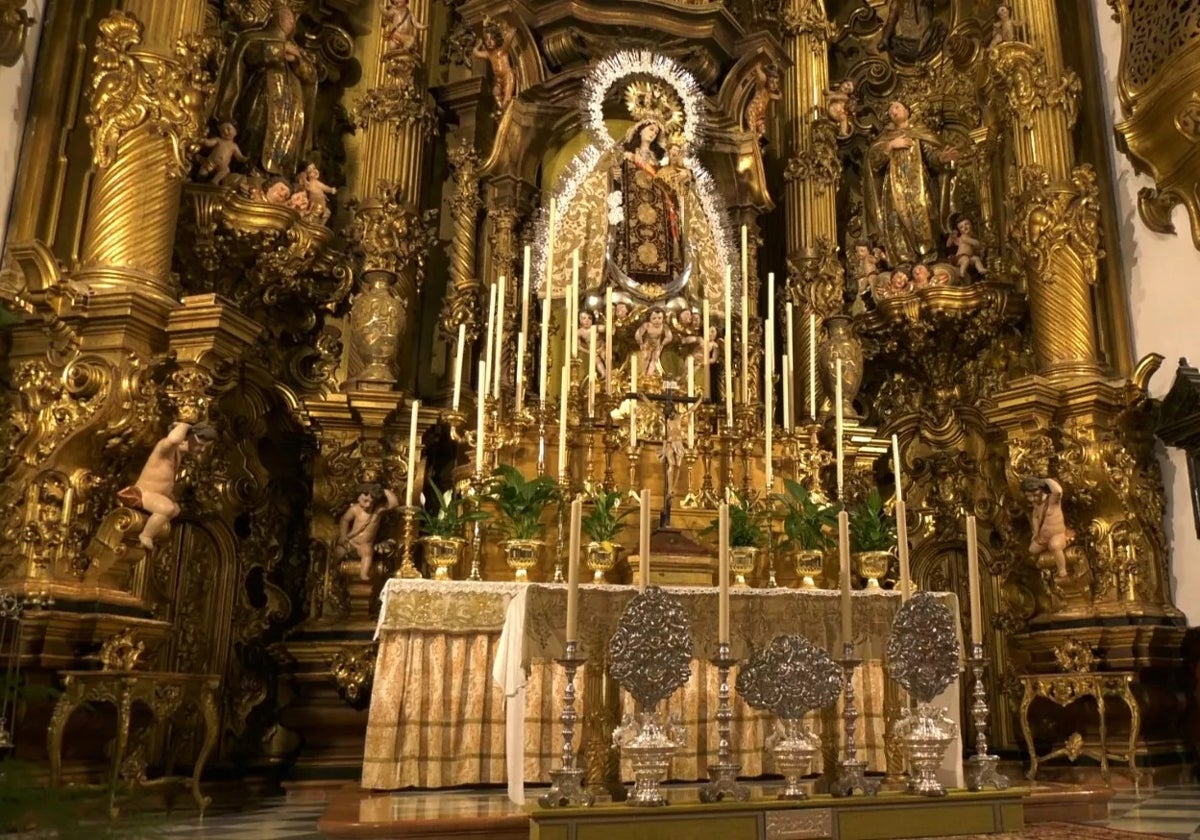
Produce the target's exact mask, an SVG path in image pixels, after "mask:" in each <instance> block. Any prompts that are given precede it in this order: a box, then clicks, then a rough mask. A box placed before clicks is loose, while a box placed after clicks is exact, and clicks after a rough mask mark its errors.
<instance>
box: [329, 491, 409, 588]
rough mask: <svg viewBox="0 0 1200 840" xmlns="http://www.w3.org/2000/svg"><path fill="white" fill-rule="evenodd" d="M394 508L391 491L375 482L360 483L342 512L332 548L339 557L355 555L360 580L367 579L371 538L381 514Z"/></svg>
mask: <svg viewBox="0 0 1200 840" xmlns="http://www.w3.org/2000/svg"><path fill="white" fill-rule="evenodd" d="M398 507H400V500H399V499H398V498H397V497H396V494H395V493H393V492H392V491H391V490H388V489H387V488H385V487H382V486H380V485H379V484H360V485H359V486H358V498H357V499H355V501H354V502H353V503H352V504H351V505H350V507H349V508H347V509H346V512H345V513H343V514H342V519H341V521H340V522H339V523H338V524H339V529H338V540H337V545H336V546H335V548H334V551H335V554H337V555H339V556H341V557H347V556H349V555H357V556H358V560H359V566H358V576H359V577H360V578H361V579H362V580H370V579H371V564H372V563H373V562H374V560H375V537H376V536H377V535H378V534H379V525H380V523H381V520H382V519H383V514H384V513H386V512H387V511H389V510H395V509H396V508H398Z"/></svg>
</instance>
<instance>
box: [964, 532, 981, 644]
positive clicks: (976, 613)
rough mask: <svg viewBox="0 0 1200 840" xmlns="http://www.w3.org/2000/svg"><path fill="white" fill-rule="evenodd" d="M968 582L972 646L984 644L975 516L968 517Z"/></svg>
mask: <svg viewBox="0 0 1200 840" xmlns="http://www.w3.org/2000/svg"><path fill="white" fill-rule="evenodd" d="M967 580H968V583H969V585H970V592H971V644H973V645H981V644H983V623H982V622H983V614H982V613H983V610H982V607H981V606H980V593H979V542H978V538H977V535H976V533H975V516H974V515H969V516H967Z"/></svg>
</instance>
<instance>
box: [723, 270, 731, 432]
mask: <svg viewBox="0 0 1200 840" xmlns="http://www.w3.org/2000/svg"><path fill="white" fill-rule="evenodd" d="M731 272H732V269H730V268H729V266H725V341H724V342H723V344H724V345H725V358H724V359H723V360H722V361H723V363H724V368H725V370H724V371H723V373H724V375H723V376H722V379H724V380H725V425H726V426H728V427H729V428H731V429H732V428H733V279H732V277H731Z"/></svg>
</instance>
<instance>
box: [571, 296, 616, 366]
mask: <svg viewBox="0 0 1200 840" xmlns="http://www.w3.org/2000/svg"><path fill="white" fill-rule="evenodd" d="M595 324H596V319H595V317H594V316H593V315H592V313H591V312H588V311H587V310H586V309H581V310H580V311H579V326H578V327H576V328H575V347H576V352H577V353H578V354H579V355H580V356H583V355H585V354H586V353H588V352H590V350H591V346H590V344H591V341H590V339H591V335H592V326H593V325H595ZM603 336H604V325H603V324H599V325H597V326H596V337H597V340H599V339H600V338H602V337H603ZM607 376H608V370H607V368H605V367H604V354H603V353H601V352H597V353H596V377H597V378H598V379H604V378H606V377H607Z"/></svg>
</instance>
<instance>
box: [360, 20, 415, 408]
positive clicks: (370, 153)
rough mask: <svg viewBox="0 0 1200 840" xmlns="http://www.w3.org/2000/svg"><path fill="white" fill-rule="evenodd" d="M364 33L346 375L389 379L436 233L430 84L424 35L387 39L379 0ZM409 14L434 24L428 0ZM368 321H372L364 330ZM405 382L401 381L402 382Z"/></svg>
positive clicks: (364, 381)
mask: <svg viewBox="0 0 1200 840" xmlns="http://www.w3.org/2000/svg"><path fill="white" fill-rule="evenodd" d="M369 9H370V13H371V15H372V19H371V20H370V21H368V29H367V34H366V35H365V36H363V37H362V38H360V39H359V41H358V44H357V46H358V53H359V55H360V57H361V60H362V66H363V85H364V87H365V89H366V90H365V93H364V94H363V95H362V96H360V97H359V98H358V100H357V101H356V103H355V106H354V117H355V122H356V124H357V125H358V129H359V130H358V132H357V135H356V136H357V142H356V143H355V144H354V145H353V148H352V153H351V155H350V157H351V163H350V166H349V167H348V172H349V183H348V184H347V192H348V193H349V195H350V197H351V199H352V200H354V201H355V202H357V206H356V207H355V213H354V220H353V223H352V226H351V235H352V237H353V239H354V241H355V245H356V246H357V250H358V252H359V253H360V255H361V257H362V263H361V265H360V266H359V268H360V271H361V284H360V289H361V293H360V294H359V296H358V297H357V298H356V300H355V304H354V307H353V308H352V310H351V313H350V326H351V338H352V341H351V345H352V347H354V346H357V348H358V350H357V353H352V355H351V358H350V362H351V365H350V371H349V376H350V379H351V380H352V382H353V383H354V384H355V385H356V386H364V385H366V386H370V387H380V386H392V385H394V384H395V382H396V381H397V378H398V376H399V373H400V372H399V371H397V370H396V367H397V364H398V353H399V350H400V348H401V347H402V346H403V339H404V334H405V332H406V330H407V326H408V324H409V323H410V322H411V317H410V316H411V313H413V312H415V311H416V309H417V306H418V299H419V295H420V282H421V279H422V277H423V270H424V261H425V248H426V247H427V245H428V240H429V239H430V238H431V234H430V232H429V231H428V230H426V228H425V226H424V224H423V219H422V216H421V213H420V210H419V205H420V198H421V171H422V169H423V164H424V157H425V156H424V152H425V142H426V140H427V139H428V138H429V136H430V134H431V131H432V127H433V125H434V121H435V117H434V114H433V111H432V108H431V107H430V105H429V96H428V93H427V92H426V90H425V67H426V62H425V53H426V47H427V44H426V38H425V37H424V34H425V33H423V32H417V33H416V34H415V38H414V39H413V40H411V41H410V42H409V43H408V45H407V46H406V47H404V48H397V47H396V45H394V44H392V43H391V42H389V40H388V34H389V33H388V31H387V28H386V26H385V24H384V22H383V20H382V19H381V17H380V16H379V8H378V7H377V6H376V5H375V4H371V5H370V6H369ZM409 9H410V12H411V14H412V16H413V18H414V19H415V20H416V21H418V22H421V23H426V22H428V19H429V2H428V0H412V2H411V3H410V4H409ZM367 324H370V325H371V328H370V329H369V330H368V329H361V328H360V327H363V326H365V325H367ZM402 390H403V389H402Z"/></svg>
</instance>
